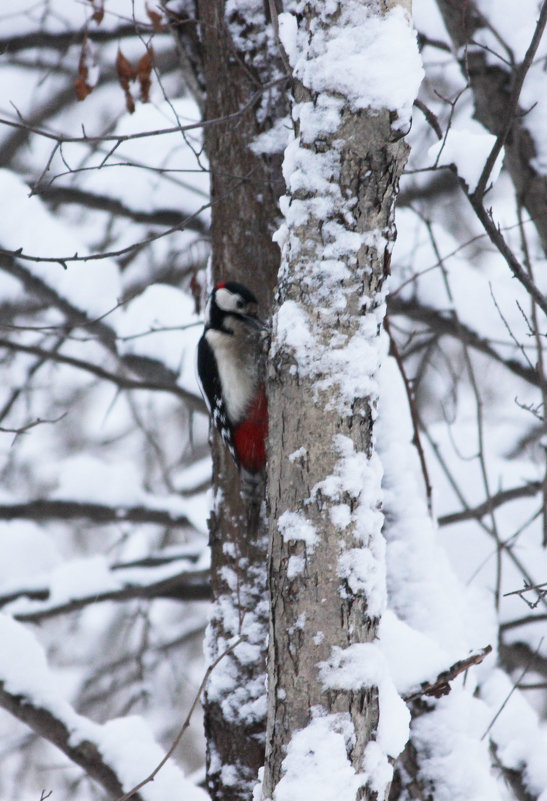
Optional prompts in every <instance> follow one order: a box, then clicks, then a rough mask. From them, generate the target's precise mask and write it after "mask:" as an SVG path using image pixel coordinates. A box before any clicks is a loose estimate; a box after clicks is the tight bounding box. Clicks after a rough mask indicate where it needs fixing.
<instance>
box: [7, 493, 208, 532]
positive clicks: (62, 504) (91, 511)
mask: <svg viewBox="0 0 547 801" xmlns="http://www.w3.org/2000/svg"><path fill="white" fill-rule="evenodd" d="M82 519H85V520H90V521H91V522H93V523H96V524H98V525H105V524H107V523H142V524H151V525H158V526H167V527H169V526H182V527H183V528H185V527H192V524H191V523H190V521H189V520H188V518H187V517H186V515H177V514H173V513H172V512H169V511H168V510H162V509H147V508H146V507H145V506H106V505H104V504H100V503H88V502H84V501H81V502H80V501H61V500H59V501H56V500H47V499H39V500H35V501H28V502H27V503H13V504H0V520H37V521H44V520H82Z"/></svg>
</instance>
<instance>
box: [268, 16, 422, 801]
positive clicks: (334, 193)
mask: <svg viewBox="0 0 547 801" xmlns="http://www.w3.org/2000/svg"><path fill="white" fill-rule="evenodd" d="M363 5H369V7H370V9H371V10H372V12H373V13H377V14H382V13H383V12H385V10H386V5H385V4H384V5H380V4H376V3H374V4H372V3H371V4H363ZM391 5H393V4H391ZM335 21H336V15H334V17H332V18H331V19H330V20H329V19H325V17H324V16H323V17H322V16H321V14H320V13H316V12H315V10H314V7H313V4H312V3H310V4H308V5H307V6H306V7H305V10H304V13H303V15H302V17H301V18H300V19H299V26H300V28H302V29H304V30H306V31H307V32H308V34H309V37H310V40H311V39H312V38H313V36H314V35H315V36H318V35H324V33H325V30H324V29H325V26H328V25H329V24H330V23H332V22H335ZM386 57H389V54H387V53H386ZM326 94H328V93H323V96H320V93H318V92H314V91H312V90H310V88H309V87H307V86H304V85H303V83H301V82H299V81H296V83H295V87H294V97H295V101H296V104H298V105H297V106H296V107H297V108H298V110H299V112H298V113H299V115H300V119H304V114H305V115H306V119H309V116H308V115H311V116H313V114H314V113H315V112H316V111H317V110H318V109H319V108H321V107H323V108H324V107H326V105H327V104H329V103H330V102H331V100H334V102H335V103H336V104H337V107H338V109H339V124H338V125H337V126H336V128H335V129H334V130H331V132H330V133H328V134H324V135H322V136H321V137H315V138H313V139H310V138H309V136H308V135H307V134H306V133H305V132H303V130H302V127H301V124H300V123H299V122H298V119H297V121H296V132H295V133H296V140H295V141H296V143H297V151H296V155H295V152H294V151H293V153H292V157H293V162H292V167H291V170H292V174H293V175H294V174H295V171H298V170H301V171H302V172H303V173H304V174H305V173H306V170H308V169H309V170H310V171H311V172H313V170H315V169H317V170H318V171H319V173H321V169H322V168H321V166H320V163H321V161H322V162H323V166H324V165H325V160H326V159H328V161H329V165H328V169H324V170H323V171H322V173H321V177H322V178H324V179H325V180H326V181H327V184H323V185H322V189H321V191H320V192H318V193H317V192H314V190H313V188H312V187H311V182H310V183H309V184H308V185H306V180H304V181H303V182H301V183H300V186H299V187H297V186H296V184H295V183H294V182H293V183H291V177H290V175H287V178H288V179H289V186H288V196H289V203H288V204H287V214H286V216H287V226H286V230H285V233H284V235H283V236H284V248H283V252H284V262H283V267H282V271H281V274H280V283H279V298H278V300H279V308H278V311H277V317H276V327H274V334H273V344H272V353H271V356H272V358H271V364H270V381H269V398H270V410H271V411H270V451H269V470H268V480H269V484H268V487H269V489H268V493H269V501H270V506H271V508H270V520H271V526H270V536H271V554H270V586H271V593H272V599H271V603H272V611H271V615H272V619H271V633H270V652H269V671H268V682H269V684H268V690H269V709H268V732H267V745H266V748H267V753H266V769H265V780H264V790H263V792H264V797H265V798H272V797H273V794H274V790H275V788H276V786H277V785H278V784H279V782H280V781H281V780H282V779H283V776H284V774H285V773H286V765H284V758H285V756H286V754H287V746H288V745H289V743H290V742H291V739H292V738H293V737H294V735H295V732H298V730H301V729H303V728H304V727H306V726H307V725H308V724H309V723H310V720H312V718H313V717H314V715H315V716H316V715H317V714H319V715H321V716H325V715H326V716H328V717H329V716H330V718H329V719H331V720H332V722H333V726H334V728H336V726H337V725H338V724H339V726H340V731H342V729H343V728H344V726H345V723H344V721H345V722H347V721H348V720H350V721H351V727H352V728H351V730H352V732H353V735H352V736H351V737H350V738H349V739H347V741H346V750H347V757H348V760H349V762H350V763H351V765H352V767H353V769H354V770H355V772H356V773H360V772H361V771H362V770H363V760H364V755H365V749H366V747H367V744H368V743H369V742H370V740H371V739H374V738H375V736H376V729H377V725H378V717H379V704H378V693H377V688H376V687H375V686H362V687H360V688H357V689H355V690H349V691H346V690H342V689H336V688H334V689H333V688H331V689H325V685H324V682H323V681H321V680H320V665H321V663H323V664H324V663H327V662H328V660H329V659H332V655H333V653H335V652H336V649H337V648H338V649H341V651H340V652H339V653H343V652H344V651H345V650H346V649H348V648H349V647H351V646H352V645H354V644H357V643H370V642H372V641H373V640H374V638H375V635H376V630H377V625H378V621H379V615H380V614H381V611H382V609H381V607H382V600H381V598H382V592H383V581H384V576H383V551H382V548H383V542H382V539H381V535H380V526H381V513H380V511H379V474H378V472H377V467H376V462H375V459H374V446H373V421H374V417H375V404H376V393H375V384H374V378H373V374H374V369H375V365H374V364H371V363H370V362H369V359H372V361H374V358H373V353H374V349H375V347H376V346H377V342H376V341H377V338H378V337H379V335H380V327H381V321H382V317H383V308H384V296H383V293H382V289H383V284H384V280H385V278H386V276H387V275H388V273H389V263H390V249H391V245H392V242H393V240H394V237H395V228H394V221H393V207H394V201H395V197H396V194H397V191H398V181H399V176H400V175H401V172H402V170H403V168H404V165H405V163H406V159H407V146H406V144H405V142H404V140H403V139H402V138H401V134H400V132H397V131H394V127H393V122H394V115H393V114H392V113H391V112H390V110H389V109H387V108H386V109H381V110H375V111H374V112H372V113H371V111H370V110H369V109H362V110H357V111H356V110H355V109H354V108H352V107H351V104H350V102H349V101H348V100H347V98H344V99H342V100H341V99H340V97H339V96H336V97H334V96H333V95H331V96H330V97H325V95H326ZM295 116H296V115H295ZM313 165H315V166H313ZM318 165H319V166H318ZM317 200H319V201H320V200H325V201H327V205H328V206H329V207H330V210H329V212H328V213H327V214H326V215H325V211H324V205H321V204H320V203H316V201H317ZM346 237H349V238H350V239H351V241H352V242H353V243H355V242H356V241H358V242H359V243H360V244H359V245H358V246H353V249H352V247H350V248H348V250H347V252H343V251H344V248H343V247H342V246H341V243H343V242H345V241H347V240H346ZM333 257H335V259H334V261H337V266H334V264H333ZM340 264H342V265H343V268H340ZM288 311H290V312H291V314H290V315H289V317H287V316H286V315H287V314H288ZM286 319H287V320H289V319H290V322H289V323H288V324H287V325H285V322H284V321H285V320H286ZM296 328H301V329H302V330H303V331H305V334H303V335H299V336H295V335H293V333H294V329H296ZM303 339H304V340H305V341H306V343H307V344H306V345H305V347H304V348H302V347H301V343H302V340H303ZM310 343H311V344H310ZM306 348H308V352H307V353H306V352H305V351H306ZM303 351H304V352H303ZM352 371H353V373H354V374H353V375H351V374H352ZM359 372H362V376H367V374H368V376H369V378H370V380H369V381H368V383H367V381H366V380H365V381H360V379H359V377H356V374H355V373H357V374H359ZM348 375H349V388H348V384H347V383H346V380H347V379H348ZM348 393H349V394H348ZM302 446H304V447H302ZM360 559H361V560H363V563H365V562H366V564H367V568H366V570H364V571H363V573H364V574H365V575H361V576H360V577H358V576H357V575H356V574H355V573H354V572H353V568H352V565H353V566H355V565H356V564H357V563H358V562H359V560H360ZM337 721H338V723H337ZM285 797H288V796H287V794H286V793H285V794H284V795H283V798H285ZM356 797H358V798H376V797H377V795H376V793H375V792H374V790H373V789H372V788H370V787H369V786H366V785H363V786H361V787H360V788H359V789H358V791H357V794H356Z"/></svg>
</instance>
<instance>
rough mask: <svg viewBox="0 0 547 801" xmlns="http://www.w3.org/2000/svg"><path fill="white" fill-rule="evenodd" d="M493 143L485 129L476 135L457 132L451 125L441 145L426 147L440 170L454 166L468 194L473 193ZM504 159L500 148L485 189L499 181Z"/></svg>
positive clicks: (465, 130) (468, 132) (494, 140)
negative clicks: (443, 167)
mask: <svg viewBox="0 0 547 801" xmlns="http://www.w3.org/2000/svg"><path fill="white" fill-rule="evenodd" d="M477 127H479V126H477ZM495 142H496V137H495V136H492V134H489V133H487V132H486V131H484V130H483V131H482V132H480V133H477V132H476V131H474V130H473V131H470V130H467V129H463V128H462V129H458V128H457V127H455V126H452V127H451V128H450V129H449V130H448V132H447V134H446V137H445V138H444V139H443V140H442V141H441V142H438V143H437V144H436V145H432V146H431V147H430V148H429V151H428V156H429V158H430V159H431V161H432V162H433V163H434V164H435V165H437V166H439V167H442V166H450V165H454V166H455V167H456V171H457V173H458V176H459V177H460V178H463V180H464V181H465V183H466V184H467V187H468V189H469V192H474V191H475V189H476V188H477V184H478V182H479V180H480V177H481V175H482V171H483V169H484V165H485V163H486V160H487V158H488V156H489V155H490V151H491V150H492V148H493V147H494V144H495ZM503 158H504V152H503V148H502V151H501V153H500V154H499V156H498V157H497V159H496V161H495V162H494V166H493V168H492V171H491V173H490V177H489V179H488V182H487V184H486V187H487V188H488V187H489V186H490V185H491V184H493V183H495V181H496V179H497V178H498V176H499V174H500V170H501V166H502V163H503Z"/></svg>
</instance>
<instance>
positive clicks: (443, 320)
mask: <svg viewBox="0 0 547 801" xmlns="http://www.w3.org/2000/svg"><path fill="white" fill-rule="evenodd" d="M388 310H389V313H390V315H398V314H399V315H405V316H406V317H409V318H410V319H412V320H417V321H420V322H422V323H424V325H427V326H428V327H429V328H431V329H432V330H433V331H436V332H438V333H440V334H443V335H444V334H445V335H448V336H451V337H454V339H459V340H460V341H461V342H463V343H464V344H466V345H469V346H470V347H472V348H474V349H475V350H478V351H480V352H481V353H484V354H485V355H486V356H489V357H491V358H492V359H495V361H497V362H499V363H500V364H503V365H504V367H506V368H507V369H508V370H510V371H511V372H512V373H514V374H515V375H518V376H519V378H523V379H524V380H525V381H527V382H528V383H529V384H533V385H534V386H539V375H538V373H537V371H536V370H532V369H530V367H528V366H527V365H524V364H522V363H521V362H519V361H518V360H517V359H505V358H504V357H503V356H501V355H500V354H499V353H498V352H497V351H496V350H495V349H494V348H493V347H492V345H491V344H490V343H489V341H488V340H487V339H485V338H484V337H481V336H480V335H479V334H477V332H476V331H473V329H471V328H469V326H467V325H465V324H464V323H462V322H458V324H456V322H455V321H454V319H453V317H449V316H448V315H446V314H444V313H443V312H442V311H440V310H439V309H434V308H432V307H431V306H425V305H423V304H422V303H419V302H418V301H415V300H402V299H401V298H400V297H398V296H396V295H390V296H389V297H388Z"/></svg>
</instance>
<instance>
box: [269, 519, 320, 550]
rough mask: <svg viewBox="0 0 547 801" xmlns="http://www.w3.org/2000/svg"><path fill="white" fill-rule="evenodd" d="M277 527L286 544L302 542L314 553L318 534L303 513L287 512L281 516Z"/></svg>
mask: <svg viewBox="0 0 547 801" xmlns="http://www.w3.org/2000/svg"><path fill="white" fill-rule="evenodd" d="M277 527H278V529H279V531H280V533H281V536H282V537H283V540H284V542H291V541H300V542H303V543H304V544H305V546H306V548H307V549H308V550H309V551H310V552H311V553H313V550H314V548H315V546H316V544H317V532H316V531H315V528H314V527H313V526H312V524H311V523H310V521H309V520H307V519H306V517H305V516H304V515H303V514H302V512H291V511H288V510H287V511H285V512H283V514H281V515H280V516H279V519H278V521H277Z"/></svg>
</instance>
